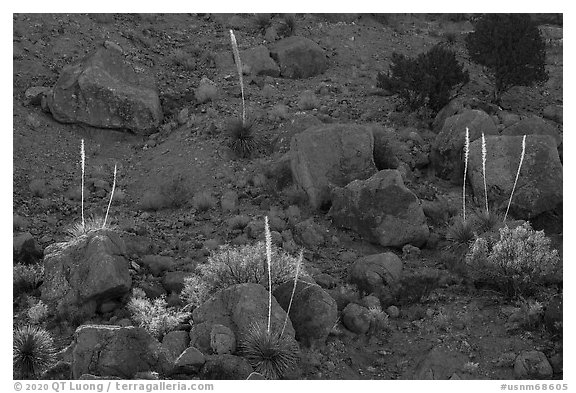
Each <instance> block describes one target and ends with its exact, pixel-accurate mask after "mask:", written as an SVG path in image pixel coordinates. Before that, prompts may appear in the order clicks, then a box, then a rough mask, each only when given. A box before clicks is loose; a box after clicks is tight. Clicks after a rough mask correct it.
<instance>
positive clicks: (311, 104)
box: [298, 90, 320, 111]
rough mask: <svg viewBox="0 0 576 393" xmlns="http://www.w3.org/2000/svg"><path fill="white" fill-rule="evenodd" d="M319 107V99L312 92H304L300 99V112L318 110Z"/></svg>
mask: <svg viewBox="0 0 576 393" xmlns="http://www.w3.org/2000/svg"><path fill="white" fill-rule="evenodd" d="M319 106H320V103H319V101H318V98H317V97H316V94H314V92H313V91H312V90H304V91H303V92H302V93H301V94H300V96H299V97H298V108H300V110H303V111H304V110H308V109H316V108H318V107H319Z"/></svg>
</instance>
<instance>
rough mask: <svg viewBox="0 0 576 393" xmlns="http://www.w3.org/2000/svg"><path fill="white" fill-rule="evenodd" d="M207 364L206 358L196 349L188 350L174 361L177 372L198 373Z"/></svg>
mask: <svg viewBox="0 0 576 393" xmlns="http://www.w3.org/2000/svg"><path fill="white" fill-rule="evenodd" d="M205 363H206V357H205V356H204V354H203V353H202V352H200V351H199V350H198V349H196V348H194V347H188V348H186V349H185V350H184V351H183V352H182V354H181V355H180V356H178V358H177V359H176V361H174V368H175V370H174V371H175V372H180V373H197V372H198V371H200V369H201V368H202V366H204V364H205Z"/></svg>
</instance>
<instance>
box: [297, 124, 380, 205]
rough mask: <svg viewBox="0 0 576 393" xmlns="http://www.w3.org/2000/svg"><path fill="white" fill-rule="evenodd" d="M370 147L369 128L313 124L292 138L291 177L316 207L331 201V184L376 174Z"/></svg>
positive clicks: (340, 184)
mask: <svg viewBox="0 0 576 393" xmlns="http://www.w3.org/2000/svg"><path fill="white" fill-rule="evenodd" d="M373 150H374V137H373V135H372V132H371V130H370V128H368V127H365V126H359V125H354V124H351V125H343V124H329V125H321V126H314V127H311V128H309V129H307V130H306V131H304V132H302V133H300V134H297V135H295V136H294V137H293V138H292V141H291V143H290V154H291V168H292V176H293V178H294V181H295V183H296V184H298V186H299V187H300V188H302V189H303V190H304V191H305V192H306V194H308V198H309V202H310V205H311V206H312V207H314V208H316V209H317V208H320V207H321V206H322V205H323V204H325V203H327V202H329V201H330V189H331V187H332V185H335V186H338V187H344V186H345V185H347V184H348V183H350V182H351V181H352V180H357V179H361V180H364V179H367V178H369V177H370V176H372V175H373V174H374V173H376V171H377V170H376V165H375V164H374V158H373Z"/></svg>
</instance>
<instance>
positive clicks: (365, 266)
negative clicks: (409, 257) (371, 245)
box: [348, 252, 402, 303]
mask: <svg viewBox="0 0 576 393" xmlns="http://www.w3.org/2000/svg"><path fill="white" fill-rule="evenodd" d="M401 275H402V261H401V260H400V258H398V256H396V254H394V253H391V252H385V253H381V254H373V255H368V256H365V257H362V258H360V259H358V260H356V261H355V262H354V263H353V264H352V266H351V267H350V270H349V272H348V279H349V281H350V282H351V283H352V284H355V285H356V286H357V287H358V289H360V290H361V291H362V292H364V293H368V294H374V295H376V296H378V297H379V298H381V301H384V303H389V302H390V301H391V300H392V299H393V298H394V296H395V294H396V292H397V291H398V289H399V286H400V278H401Z"/></svg>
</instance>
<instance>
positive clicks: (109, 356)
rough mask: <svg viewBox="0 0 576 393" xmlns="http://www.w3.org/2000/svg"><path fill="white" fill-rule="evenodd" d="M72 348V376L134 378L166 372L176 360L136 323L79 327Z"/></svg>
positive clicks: (73, 377)
mask: <svg viewBox="0 0 576 393" xmlns="http://www.w3.org/2000/svg"><path fill="white" fill-rule="evenodd" d="M71 347H72V348H71V351H72V379H78V378H80V377H81V376H82V375H83V374H93V375H97V376H112V377H120V378H123V379H131V378H132V377H134V375H135V374H136V373H137V372H142V371H157V372H159V373H167V372H169V371H170V370H171V369H172V363H173V362H174V358H172V355H171V354H170V353H169V352H168V351H167V350H166V349H165V348H164V347H162V345H161V344H160V343H159V342H158V341H157V340H156V339H155V338H153V337H152V336H151V335H150V334H149V333H148V332H146V330H144V329H143V328H137V327H133V326H131V327H120V326H114V325H84V326H80V327H79V328H78V329H76V332H75V334H74V341H73V342H72V344H71Z"/></svg>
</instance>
